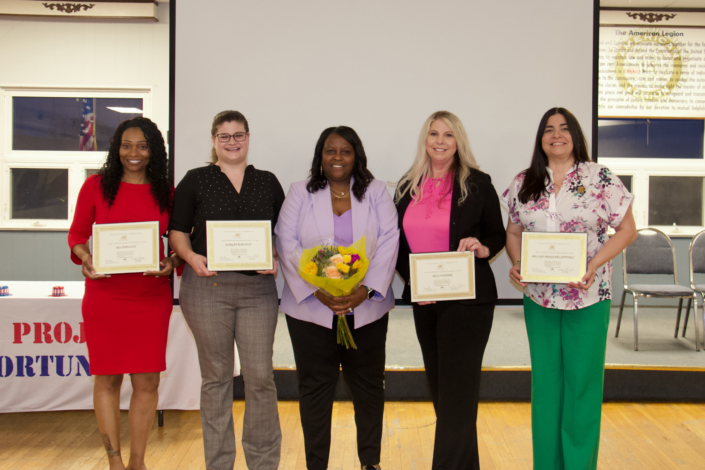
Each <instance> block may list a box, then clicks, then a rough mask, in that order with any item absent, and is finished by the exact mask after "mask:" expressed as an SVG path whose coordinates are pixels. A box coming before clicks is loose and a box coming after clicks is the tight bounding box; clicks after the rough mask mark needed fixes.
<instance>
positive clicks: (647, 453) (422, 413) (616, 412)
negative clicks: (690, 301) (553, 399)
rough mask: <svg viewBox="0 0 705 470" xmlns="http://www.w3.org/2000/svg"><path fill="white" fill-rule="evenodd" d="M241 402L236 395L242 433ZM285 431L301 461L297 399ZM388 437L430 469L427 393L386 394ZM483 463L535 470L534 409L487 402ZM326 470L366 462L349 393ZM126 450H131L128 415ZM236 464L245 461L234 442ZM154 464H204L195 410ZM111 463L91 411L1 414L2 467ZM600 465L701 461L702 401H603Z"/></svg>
mask: <svg viewBox="0 0 705 470" xmlns="http://www.w3.org/2000/svg"><path fill="white" fill-rule="evenodd" d="M243 411H244V403H243V402H241V401H236V402H235V403H233V412H234V415H235V423H236V424H235V427H236V436H237V439H238V440H239V439H240V437H241V431H242V418H243ZM279 412H280V417H281V426H282V433H283V441H282V454H281V455H282V456H281V465H280V466H279V468H280V469H287V470H299V469H305V468H306V463H305V459H304V453H303V436H302V433H301V425H300V422H299V413H298V403H297V402H294V401H291V402H286V401H285V402H280V403H279ZM384 422H385V432H384V436H383V441H382V462H381V465H382V468H383V469H384V470H416V469H419V470H421V469H430V468H431V456H432V453H433V434H434V430H435V416H434V413H433V406H432V405H431V404H430V403H426V402H388V403H387V404H386V407H385V421H384ZM477 427H478V433H479V434H478V435H479V445H480V460H481V465H482V468H483V470H492V469H531V468H532V464H531V458H532V451H531V412H530V407H529V404H528V403H481V404H480V414H479V418H478V423H477ZM332 432H333V442H332V447H331V459H330V466H329V468H330V469H345V470H347V469H350V470H352V469H355V470H358V469H359V468H360V464H359V462H358V460H357V454H356V449H355V425H354V420H353V409H352V404H351V403H350V402H337V403H336V404H335V407H334V409H333V431H332ZM122 436H123V437H122V439H123V450H122V454H123V457H124V458H125V462H127V458H126V457H128V456H129V449H128V444H127V443H128V442H129V441H128V434H127V414H126V413H123V435H122ZM237 452H238V458H237V462H236V464H235V468H236V469H238V470H240V469H246V468H247V467H246V465H245V459H244V458H243V454H242V447H241V446H240V443H239V441H238V447H237ZM147 466H148V467H149V468H150V469H153V470H158V469H169V470H174V469H179V470H186V469H205V464H204V462H203V443H202V441H201V421H200V416H199V413H198V412H197V411H167V412H166V413H165V426H164V427H163V428H158V427H157V424H156V420H155V423H154V427H153V430H152V434H151V437H150V442H149V447H148V449H147ZM45 468H46V469H49V468H50V469H54V470H58V469H71V470H74V469H76V470H78V469H107V468H108V465H107V460H106V458H105V451H104V450H103V448H102V442H101V439H100V436H99V434H98V430H97V425H96V422H95V418H94V415H93V412H91V411H61V412H52V413H6V414H0V470H7V469H23V470H24V469H45ZM598 468H600V469H615V470H629V469H653V470H665V469H686V468H687V469H705V404H630V403H609V404H605V406H604V408H603V415H602V439H601V444H600V462H599V466H598Z"/></svg>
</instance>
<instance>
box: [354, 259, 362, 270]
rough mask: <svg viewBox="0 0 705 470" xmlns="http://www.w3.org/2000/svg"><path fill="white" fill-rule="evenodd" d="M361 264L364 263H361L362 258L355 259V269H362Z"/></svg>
mask: <svg viewBox="0 0 705 470" xmlns="http://www.w3.org/2000/svg"><path fill="white" fill-rule="evenodd" d="M360 264H362V263H360V260H357V261H355V262H354V263H353V266H352V267H353V269H360Z"/></svg>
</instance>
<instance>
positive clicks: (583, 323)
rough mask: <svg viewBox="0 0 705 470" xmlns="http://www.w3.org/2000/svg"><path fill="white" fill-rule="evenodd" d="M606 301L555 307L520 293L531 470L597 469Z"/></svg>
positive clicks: (605, 339) (608, 310)
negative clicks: (571, 307) (526, 359)
mask: <svg viewBox="0 0 705 470" xmlns="http://www.w3.org/2000/svg"><path fill="white" fill-rule="evenodd" d="M610 303H611V301H610V300H603V301H602V302H598V303H596V304H593V305H590V306H589V307H585V308H582V309H579V310H559V309H554V308H544V307H541V306H540V305H538V304H537V303H536V302H534V301H533V300H531V299H529V298H528V297H526V296H524V316H525V318H526V332H527V333H528V336H529V348H530V350H531V430H532V438H533V448H534V469H535V470H589V469H596V468H597V452H598V449H599V445H600V418H601V413H602V390H603V385H604V377H605V347H606V344H607V327H608V326H609V320H610Z"/></svg>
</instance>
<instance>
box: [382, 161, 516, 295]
mask: <svg viewBox="0 0 705 470" xmlns="http://www.w3.org/2000/svg"><path fill="white" fill-rule="evenodd" d="M466 185H467V188H468V197H467V198H466V199H465V201H464V202H463V204H462V206H461V205H458V200H459V199H460V195H461V192H460V183H459V182H458V177H457V175H456V178H455V182H454V183H453V194H452V205H451V209H450V234H449V235H450V237H449V238H450V239H449V242H450V243H449V248H450V251H455V250H457V249H458V244H459V243H460V240H461V239H463V238H467V237H473V238H477V239H478V240H480V243H482V244H483V245H485V246H486V247H487V248H489V249H490V255H489V256H488V257H487V258H475V296H476V298H475V299H472V300H459V301H457V302H460V303H462V304H465V305H480V304H487V303H494V302H496V301H497V286H496V285H495V281H494V274H492V268H491V267H490V260H491V259H492V258H494V257H495V256H496V255H497V253H499V252H500V251H501V250H502V248H504V245H505V243H506V241H507V232H506V231H505V229H504V224H503V223H502V211H501V210H500V208H499V197H497V191H495V189H494V186H492V180H491V178H490V175H488V174H487V173H483V172H481V171H479V170H471V173H470V177H469V178H468V180H467V182H466ZM394 203H395V204H396V206H397V212H398V213H399V230H400V232H401V236H400V238H399V257H398V258H397V266H396V269H397V271H398V272H399V275H400V276H401V277H402V279H403V280H404V293H403V294H402V298H403V299H404V300H406V301H407V302H411V288H410V286H409V253H411V250H410V249H409V242H408V241H407V240H406V234H405V233H404V224H403V221H404V214H405V213H406V208H407V207H409V204H410V203H411V194H410V193H409V192H407V193H406V194H405V195H404V197H402V198H401V200H395V201H394Z"/></svg>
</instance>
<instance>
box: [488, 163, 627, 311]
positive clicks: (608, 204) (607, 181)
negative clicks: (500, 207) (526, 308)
mask: <svg viewBox="0 0 705 470" xmlns="http://www.w3.org/2000/svg"><path fill="white" fill-rule="evenodd" d="M525 177H526V171H522V172H521V173H519V174H518V175H517V176H516V177H515V178H514V181H512V183H511V184H510V185H509V188H507V190H506V191H505V192H504V194H502V201H503V202H504V203H505V204H506V205H507V207H508V209H509V217H510V218H511V221H512V223H514V224H516V225H521V226H522V227H524V230H527V231H531V232H587V234H588V246H587V250H588V261H589V260H590V259H591V258H592V257H593V256H595V254H596V253H597V252H598V251H600V249H601V248H602V246H603V245H604V244H605V243H607V228H608V226H609V227H617V226H618V225H619V224H620V223H621V222H622V219H623V218H624V216H625V215H626V213H627V210H628V209H629V205H630V204H631V203H632V200H633V199H634V195H632V194H630V193H629V191H627V189H626V188H625V187H624V185H623V184H622V181H621V180H620V179H619V177H617V176H616V175H614V174H613V173H612V172H611V171H610V170H609V169H608V168H607V167H606V166H604V165H600V164H598V163H594V162H578V163H576V164H575V165H574V166H573V168H572V169H571V170H570V171H569V172H568V174H567V175H566V177H565V180H564V181H563V185H562V186H561V189H560V190H559V191H558V195H556V194H555V192H554V183H553V172H552V171H551V169H550V168H548V181H547V182H546V189H547V190H548V196H546V195H543V196H542V197H541V198H539V200H538V201H528V202H527V203H526V204H522V203H521V201H519V190H520V189H521V186H522V184H523V182H524V178H525ZM611 280H612V264H611V262H607V263H605V264H604V265H602V266H600V267H599V268H597V272H596V277H595V282H594V283H593V285H592V286H591V287H590V289H588V290H587V291H584V290H581V289H576V288H572V287H571V288H569V287H567V284H534V283H531V284H529V285H528V286H527V287H525V288H524V294H525V295H526V296H527V297H529V298H530V299H531V300H533V301H534V302H536V303H537V304H539V305H541V306H542V307H546V308H556V309H561V310H576V309H579V308H584V307H588V306H590V305H592V304H595V303H597V302H600V301H602V300H606V299H611V298H612V283H611Z"/></svg>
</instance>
